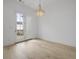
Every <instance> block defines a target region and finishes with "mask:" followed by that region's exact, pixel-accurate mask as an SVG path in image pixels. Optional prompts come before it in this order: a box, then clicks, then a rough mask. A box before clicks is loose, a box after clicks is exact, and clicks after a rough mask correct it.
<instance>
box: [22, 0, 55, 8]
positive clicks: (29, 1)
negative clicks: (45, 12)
mask: <svg viewBox="0 0 79 59" xmlns="http://www.w3.org/2000/svg"><path fill="white" fill-rule="evenodd" d="M22 1H23V3H24V4H25V5H27V6H29V7H31V8H33V9H36V8H37V7H38V4H39V0H22ZM52 1H54V0H41V5H42V7H43V8H46V7H47V6H48V5H49V4H50V3H51V2H52Z"/></svg>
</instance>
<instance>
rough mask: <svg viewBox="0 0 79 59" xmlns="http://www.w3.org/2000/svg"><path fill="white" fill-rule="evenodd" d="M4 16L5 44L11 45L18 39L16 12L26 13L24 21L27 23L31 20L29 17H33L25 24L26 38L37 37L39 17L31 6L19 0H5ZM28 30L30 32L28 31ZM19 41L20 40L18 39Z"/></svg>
mask: <svg viewBox="0 0 79 59" xmlns="http://www.w3.org/2000/svg"><path fill="white" fill-rule="evenodd" d="M3 4H4V5H3V8H4V9H3V12H4V13H3V18H4V20H3V21H4V24H3V27H4V30H3V35H4V37H3V38H4V40H3V43H4V45H10V44H13V43H14V42H16V41H17V39H16V32H15V28H16V27H15V26H16V13H17V12H20V13H23V14H24V22H25V24H26V23H27V22H28V21H29V19H27V17H31V20H30V23H29V24H28V25H27V24H26V25H24V26H25V27H24V28H25V30H24V31H25V39H27V38H35V37H36V35H37V25H36V23H37V22H36V21H37V17H36V15H35V14H34V10H32V9H31V8H30V7H27V6H25V5H23V4H21V3H18V2H17V0H4V1H3ZM27 32H28V33H27ZM18 41H19V40H18Z"/></svg>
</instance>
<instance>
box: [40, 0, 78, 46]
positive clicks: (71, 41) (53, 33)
mask: <svg viewBox="0 0 79 59" xmlns="http://www.w3.org/2000/svg"><path fill="white" fill-rule="evenodd" d="M75 5H76V3H75V0H54V1H52V2H51V3H50V5H49V6H46V9H45V10H46V13H45V16H43V17H40V19H39V37H40V38H42V39H46V40H48V41H52V42H58V43H62V44H66V45H70V46H74V47H75V45H76V37H75V36H76V34H75V33H76V30H75V21H76V17H75V16H76V14H75V12H76V11H75V9H76V7H75Z"/></svg>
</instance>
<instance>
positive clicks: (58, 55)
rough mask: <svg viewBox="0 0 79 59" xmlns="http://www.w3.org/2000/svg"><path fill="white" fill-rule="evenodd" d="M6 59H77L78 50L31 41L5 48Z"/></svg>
mask: <svg viewBox="0 0 79 59" xmlns="http://www.w3.org/2000/svg"><path fill="white" fill-rule="evenodd" d="M4 59H76V49H75V48H74V47H70V46H66V45H62V44H58V43H51V42H47V41H44V40H29V41H26V42H22V43H18V44H16V45H13V46H10V47H4Z"/></svg>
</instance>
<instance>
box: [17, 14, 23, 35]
mask: <svg viewBox="0 0 79 59" xmlns="http://www.w3.org/2000/svg"><path fill="white" fill-rule="evenodd" d="M16 17H17V20H16V32H17V35H23V34H24V33H23V31H24V19H23V14H21V13H17V14H16Z"/></svg>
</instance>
